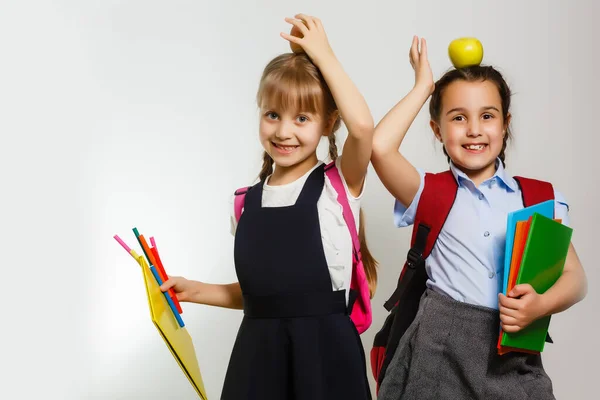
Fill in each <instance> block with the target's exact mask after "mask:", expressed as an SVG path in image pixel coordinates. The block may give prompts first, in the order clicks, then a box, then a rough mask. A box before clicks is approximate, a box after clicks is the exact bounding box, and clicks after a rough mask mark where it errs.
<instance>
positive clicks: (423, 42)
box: [421, 38, 427, 61]
mask: <svg viewBox="0 0 600 400" xmlns="http://www.w3.org/2000/svg"><path fill="white" fill-rule="evenodd" d="M421 60H422V61H424V60H427V41H426V40H425V39H424V38H421Z"/></svg>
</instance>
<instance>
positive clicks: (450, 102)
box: [431, 79, 510, 181]
mask: <svg viewBox="0 0 600 400" xmlns="http://www.w3.org/2000/svg"><path fill="white" fill-rule="evenodd" d="M509 122H510V114H507V117H506V118H504V117H503V109H502V99H501V97H500V93H499V91H498V87H497V86H496V84H494V83H493V82H491V81H489V80H476V81H466V80H462V79H460V80H455V81H453V82H452V83H450V84H448V85H447V86H446V87H445V88H444V90H443V93H442V97H441V108H440V113H439V117H438V118H437V121H434V120H432V121H431V127H432V129H433V131H434V133H435V135H436V137H437V138H438V140H440V141H441V142H442V143H443V145H444V148H445V150H446V152H447V154H448V156H449V157H450V159H451V160H452V162H453V163H454V164H455V165H456V166H457V167H458V168H459V169H460V170H461V171H463V172H464V173H465V174H466V175H467V176H469V177H470V178H471V179H472V180H478V181H483V180H485V179H487V178H489V177H491V176H493V175H494V173H495V162H496V159H497V158H498V156H499V155H500V153H501V152H502V150H503V146H504V136H505V135H506V131H507V128H508V124H509Z"/></svg>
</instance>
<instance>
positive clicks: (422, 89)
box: [413, 82, 435, 99]
mask: <svg viewBox="0 0 600 400" xmlns="http://www.w3.org/2000/svg"><path fill="white" fill-rule="evenodd" d="M434 88H435V84H433V83H431V84H428V83H421V82H417V83H415V86H414V87H413V91H415V92H417V93H418V94H419V95H420V96H423V97H425V98H426V99H427V98H429V96H431V94H432V93H433V90H434Z"/></svg>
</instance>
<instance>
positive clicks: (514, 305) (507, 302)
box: [499, 296, 521, 310]
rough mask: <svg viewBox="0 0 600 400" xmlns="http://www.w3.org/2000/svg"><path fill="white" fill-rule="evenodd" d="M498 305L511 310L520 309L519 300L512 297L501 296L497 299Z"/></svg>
mask: <svg viewBox="0 0 600 400" xmlns="http://www.w3.org/2000/svg"><path fill="white" fill-rule="evenodd" d="M499 302H500V305H501V306H503V307H506V308H510V309H511V310H520V309H521V301H520V300H519V299H512V298H510V297H506V296H502V297H501V298H500V300H499Z"/></svg>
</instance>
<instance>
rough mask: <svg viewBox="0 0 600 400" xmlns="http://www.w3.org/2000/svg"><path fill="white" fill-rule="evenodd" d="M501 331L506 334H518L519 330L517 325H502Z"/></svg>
mask: <svg viewBox="0 0 600 400" xmlns="http://www.w3.org/2000/svg"><path fill="white" fill-rule="evenodd" d="M502 330H503V331H504V332H506V333H515V332H519V331H520V330H521V328H520V327H519V326H518V325H504V324H503V325H502Z"/></svg>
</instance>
